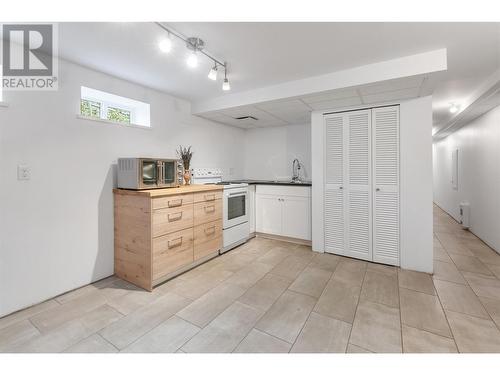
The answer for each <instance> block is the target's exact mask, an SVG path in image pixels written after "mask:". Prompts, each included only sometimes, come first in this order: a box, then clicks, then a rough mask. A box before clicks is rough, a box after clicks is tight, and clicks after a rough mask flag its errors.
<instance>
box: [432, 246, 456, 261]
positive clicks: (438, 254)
mask: <svg viewBox="0 0 500 375" xmlns="http://www.w3.org/2000/svg"><path fill="white" fill-rule="evenodd" d="M434 260H439V261H441V262H446V263H452V262H453V261H452V260H451V258H450V256H449V255H448V253H447V252H446V250H445V249H443V248H434Z"/></svg>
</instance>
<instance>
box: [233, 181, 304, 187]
mask: <svg viewBox="0 0 500 375" xmlns="http://www.w3.org/2000/svg"><path fill="white" fill-rule="evenodd" d="M227 182H235V183H247V184H249V185H284V186H312V182H311V181H303V182H291V181H289V180H287V181H285V180H230V181H227Z"/></svg>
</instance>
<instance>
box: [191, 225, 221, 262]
mask: <svg viewBox="0 0 500 375" xmlns="http://www.w3.org/2000/svg"><path fill="white" fill-rule="evenodd" d="M221 248H222V220H216V221H212V222H210V223H205V224H201V225H198V226H196V227H194V260H198V259H200V258H203V257H205V256H207V255H209V254H213V253H214V252H217V251H218V250H220V249H221Z"/></svg>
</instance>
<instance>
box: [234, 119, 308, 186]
mask: <svg viewBox="0 0 500 375" xmlns="http://www.w3.org/2000/svg"><path fill="white" fill-rule="evenodd" d="M245 142H246V146H245V170H244V175H245V177H246V178H249V179H257V180H259V179H261V180H275V179H288V178H291V176H292V161H293V159H295V158H297V159H299V161H300V162H301V163H302V164H303V169H302V170H301V177H302V178H303V179H306V180H310V179H311V124H303V125H288V126H279V127H272V128H257V129H249V130H247V131H246V135H245Z"/></svg>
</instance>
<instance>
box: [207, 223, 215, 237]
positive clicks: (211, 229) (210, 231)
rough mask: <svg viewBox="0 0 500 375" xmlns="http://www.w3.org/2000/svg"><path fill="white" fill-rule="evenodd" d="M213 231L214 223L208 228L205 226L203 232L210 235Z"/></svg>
mask: <svg viewBox="0 0 500 375" xmlns="http://www.w3.org/2000/svg"><path fill="white" fill-rule="evenodd" d="M214 233H215V225H214V226H211V227H210V228H205V234H206V235H207V236H210V235H211V234H214Z"/></svg>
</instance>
